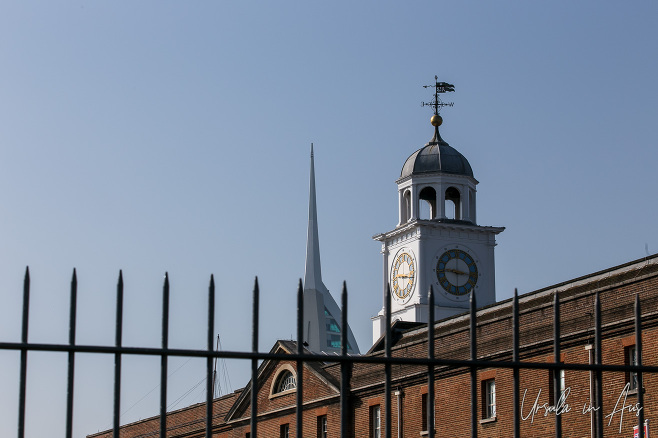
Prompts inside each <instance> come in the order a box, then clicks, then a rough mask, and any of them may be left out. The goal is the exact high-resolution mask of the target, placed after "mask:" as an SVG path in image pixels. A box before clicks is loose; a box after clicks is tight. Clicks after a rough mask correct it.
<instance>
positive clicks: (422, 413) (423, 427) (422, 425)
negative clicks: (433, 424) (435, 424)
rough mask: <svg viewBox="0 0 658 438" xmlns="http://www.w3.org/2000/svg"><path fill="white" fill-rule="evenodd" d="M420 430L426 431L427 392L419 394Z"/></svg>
mask: <svg viewBox="0 0 658 438" xmlns="http://www.w3.org/2000/svg"><path fill="white" fill-rule="evenodd" d="M420 430H422V431H423V432H425V431H427V393H425V394H421V396H420Z"/></svg>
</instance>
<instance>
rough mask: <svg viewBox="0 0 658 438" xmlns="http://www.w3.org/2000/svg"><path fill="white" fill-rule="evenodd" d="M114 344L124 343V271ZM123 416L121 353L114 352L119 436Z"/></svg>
mask: <svg viewBox="0 0 658 438" xmlns="http://www.w3.org/2000/svg"><path fill="white" fill-rule="evenodd" d="M114 330H115V340H114V345H115V346H116V347H117V348H120V347H121V345H122V343H123V340H122V339H123V271H119V281H118V282H117V314H116V324H115V329H114ZM120 416H121V353H114V412H113V417H114V418H113V435H114V438H119V429H120V428H121V423H120Z"/></svg>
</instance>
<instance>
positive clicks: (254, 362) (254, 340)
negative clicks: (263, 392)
mask: <svg viewBox="0 0 658 438" xmlns="http://www.w3.org/2000/svg"><path fill="white" fill-rule="evenodd" d="M258 305H259V292H258V277H256V279H255V280H254V296H253V308H252V321H251V351H252V352H253V353H258ZM257 405H258V359H256V358H253V359H251V436H252V438H257V437H258V431H257V427H258V421H257V416H258V406H257Z"/></svg>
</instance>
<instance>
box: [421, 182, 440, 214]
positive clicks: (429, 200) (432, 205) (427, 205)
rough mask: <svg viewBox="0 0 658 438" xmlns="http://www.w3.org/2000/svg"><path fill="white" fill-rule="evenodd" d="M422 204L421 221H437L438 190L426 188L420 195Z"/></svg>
mask: <svg viewBox="0 0 658 438" xmlns="http://www.w3.org/2000/svg"><path fill="white" fill-rule="evenodd" d="M418 197H419V198H420V200H421V201H425V202H422V203H421V205H420V212H419V213H420V214H419V215H418V218H419V219H436V190H434V189H433V188H432V187H425V188H423V190H421V191H420V193H419V194H418Z"/></svg>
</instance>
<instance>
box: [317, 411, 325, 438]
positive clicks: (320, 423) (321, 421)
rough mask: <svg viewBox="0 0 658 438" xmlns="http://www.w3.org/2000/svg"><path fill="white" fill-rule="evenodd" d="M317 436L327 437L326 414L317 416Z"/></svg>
mask: <svg viewBox="0 0 658 438" xmlns="http://www.w3.org/2000/svg"><path fill="white" fill-rule="evenodd" d="M318 438H327V416H326V415H320V416H319V417H318Z"/></svg>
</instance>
